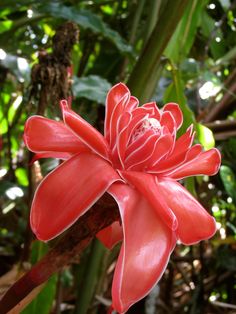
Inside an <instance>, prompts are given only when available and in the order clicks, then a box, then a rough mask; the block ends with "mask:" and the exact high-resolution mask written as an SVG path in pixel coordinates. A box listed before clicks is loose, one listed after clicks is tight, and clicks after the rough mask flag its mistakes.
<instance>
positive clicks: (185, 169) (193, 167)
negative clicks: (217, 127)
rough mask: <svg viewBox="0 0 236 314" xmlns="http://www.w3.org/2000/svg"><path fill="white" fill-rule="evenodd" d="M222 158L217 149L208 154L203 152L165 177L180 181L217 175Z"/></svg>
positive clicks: (209, 151)
mask: <svg viewBox="0 0 236 314" xmlns="http://www.w3.org/2000/svg"><path fill="white" fill-rule="evenodd" d="M220 163H221V156H220V152H219V151H218V149H216V148H212V149H210V150H208V151H206V152H202V153H200V154H198V155H197V157H195V158H194V159H192V160H190V161H188V162H186V163H184V164H183V165H181V166H179V167H178V168H176V169H175V170H173V171H171V172H168V173H167V174H165V175H168V176H170V177H171V178H173V179H176V180H180V179H182V178H185V177H189V176H198V175H208V176H212V175H215V174H216V173H217V172H218V170H219V167H220Z"/></svg>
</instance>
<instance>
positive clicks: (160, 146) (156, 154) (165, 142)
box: [147, 133, 173, 167]
mask: <svg viewBox="0 0 236 314" xmlns="http://www.w3.org/2000/svg"><path fill="white" fill-rule="evenodd" d="M172 147H173V137H172V136H171V134H170V133H167V134H164V135H163V136H161V137H160V138H159V139H158V140H157V142H156V145H155V148H154V151H153V152H152V154H151V156H150V158H149V160H148V161H147V167H152V166H154V167H155V166H156V165H157V164H158V163H159V162H160V161H161V160H162V159H163V158H164V157H165V156H166V155H167V154H168V153H169V152H170V151H171V149H172Z"/></svg>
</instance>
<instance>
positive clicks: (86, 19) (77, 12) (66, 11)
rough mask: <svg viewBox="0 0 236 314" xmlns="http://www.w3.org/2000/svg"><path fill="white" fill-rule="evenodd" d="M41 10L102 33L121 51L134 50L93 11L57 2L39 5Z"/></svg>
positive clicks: (129, 51)
mask: <svg viewBox="0 0 236 314" xmlns="http://www.w3.org/2000/svg"><path fill="white" fill-rule="evenodd" d="M39 11H40V12H42V13H48V14H50V15H51V16H53V17H56V18H63V19H66V20H70V21H73V22H75V23H77V24H79V25H80V26H82V27H83V28H84V29H90V30H91V31H93V32H94V33H97V34H101V35H103V36H104V37H106V38H108V39H109V40H110V41H111V42H113V43H114V44H115V45H116V47H117V48H118V49H119V50H120V51H122V52H125V53H131V52H132V47H131V46H130V45H128V44H127V43H126V42H125V40H124V39H123V38H122V37H121V36H120V34H119V33H118V32H116V31H114V30H113V29H111V28H110V27H109V26H108V25H107V24H106V23H104V22H103V21H102V19H101V18H100V17H99V16H98V15H96V14H94V13H92V12H91V11H88V10H85V9H77V8H75V7H69V6H65V5H61V4H59V3H55V2H51V3H47V4H46V5H41V6H39Z"/></svg>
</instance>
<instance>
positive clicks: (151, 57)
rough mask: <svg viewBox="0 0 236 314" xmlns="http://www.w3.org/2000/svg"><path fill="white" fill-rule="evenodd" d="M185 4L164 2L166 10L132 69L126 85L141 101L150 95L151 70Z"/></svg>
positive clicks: (177, 0) (178, 0)
mask: <svg viewBox="0 0 236 314" xmlns="http://www.w3.org/2000/svg"><path fill="white" fill-rule="evenodd" d="M187 4H188V0H169V1H168V3H167V4H166V8H168V10H167V9H166V10H163V11H162V14H161V16H160V18H159V19H158V21H157V24H156V26H155V28H154V30H153V32H152V34H151V36H150V38H149V40H148V42H147V45H146V46H145V47H144V50H143V52H142V53H141V55H140V58H139V59H138V61H137V63H136V65H135V67H134V69H133V71H132V74H131V76H130V78H129V81H128V86H129V88H130V89H131V91H132V93H133V94H134V95H135V96H136V97H138V98H139V99H140V100H141V102H145V101H147V100H149V99H150V97H151V96H152V95H150V91H149V87H148V85H149V84H150V78H153V72H155V71H157V68H158V64H159V63H160V58H161V55H162V53H163V51H164V49H165V48H166V46H167V44H168V42H169V40H170V38H171V36H172V34H173V33H174V31H175V29H176V27H177V25H178V23H179V21H180V19H181V17H182V16H183V13H184V10H185V8H186V6H187Z"/></svg>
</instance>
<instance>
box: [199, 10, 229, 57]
mask: <svg viewBox="0 0 236 314" xmlns="http://www.w3.org/2000/svg"><path fill="white" fill-rule="evenodd" d="M200 26H201V33H202V34H203V35H204V36H205V37H206V39H207V40H210V41H209V47H210V51H211V53H212V56H213V58H214V59H215V60H217V59H219V58H221V57H222V56H224V55H225V44H224V36H223V33H222V31H221V28H219V27H217V28H216V27H215V20H214V19H213V18H212V17H211V16H209V15H208V14H207V12H206V11H203V12H202V14H201V23H200ZM216 38H219V40H220V41H219V42H217V41H216Z"/></svg>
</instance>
